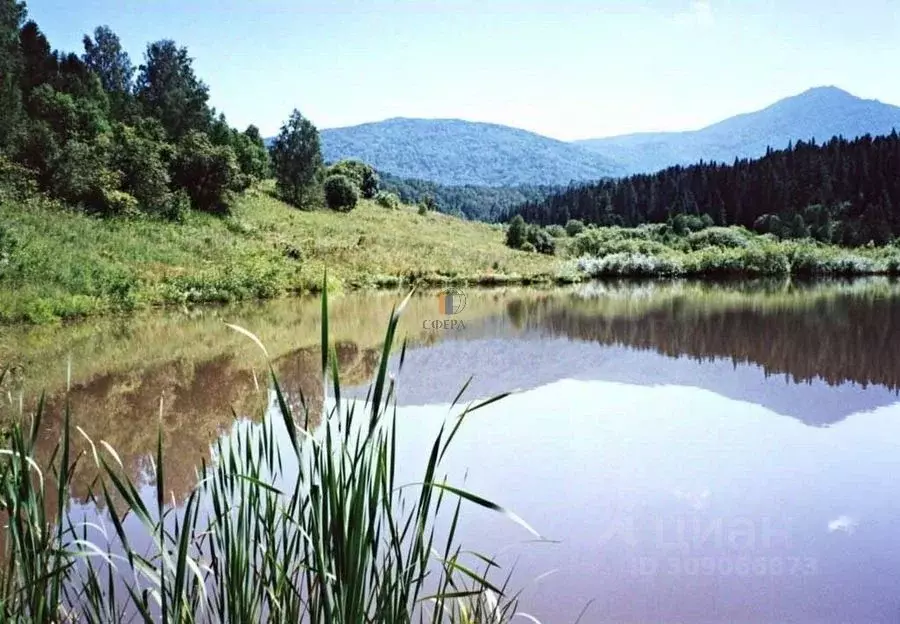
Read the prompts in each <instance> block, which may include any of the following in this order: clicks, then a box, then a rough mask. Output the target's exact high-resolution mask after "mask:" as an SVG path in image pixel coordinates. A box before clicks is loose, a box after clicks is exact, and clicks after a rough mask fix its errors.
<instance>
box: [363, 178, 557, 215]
mask: <svg viewBox="0 0 900 624" xmlns="http://www.w3.org/2000/svg"><path fill="white" fill-rule="evenodd" d="M379 175H380V177H381V187H382V188H383V189H384V190H385V191H389V192H392V193H396V194H397V196H399V197H400V199H401V200H403V201H404V202H406V203H408V204H419V203H422V202H426V201H428V200H429V198H431V199H433V200H434V203H435V205H436V208H437V209H438V210H440V211H441V212H445V213H447V214H453V215H456V216H462V217H465V218H467V219H475V220H478V221H496V220H497V219H498V218H500V217H501V216H502V214H503V213H504V212H505V211H507V210H509V209H510V208H512V207H514V206H518V205H519V204H522V203H525V202H533V201H540V200H542V199H544V198H545V197H547V196H548V195H550V194H551V193H555V192H558V191H561V190H563V188H564V187H561V186H534V185H524V184H523V185H520V186H475V185H472V184H465V185H459V186H451V185H444V184H438V183H436V182H430V181H428V180H416V179H411V178H401V177H398V176H395V175H392V174H390V173H386V172H381V173H380V174H379Z"/></svg>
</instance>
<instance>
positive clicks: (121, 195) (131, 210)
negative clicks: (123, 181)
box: [103, 190, 140, 216]
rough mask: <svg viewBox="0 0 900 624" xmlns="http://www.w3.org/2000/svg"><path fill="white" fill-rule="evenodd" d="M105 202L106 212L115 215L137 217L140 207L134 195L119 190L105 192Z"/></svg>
mask: <svg viewBox="0 0 900 624" xmlns="http://www.w3.org/2000/svg"><path fill="white" fill-rule="evenodd" d="M103 201H104V203H105V204H106V211H107V212H108V213H109V214H115V215H123V216H125V215H135V214H137V213H138V211H139V207H140V204H139V203H138V200H137V198H135V196H134V195H131V194H130V193H126V192H125V191H119V190H110V191H106V192H104V194H103Z"/></svg>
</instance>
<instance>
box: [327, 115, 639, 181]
mask: <svg viewBox="0 0 900 624" xmlns="http://www.w3.org/2000/svg"><path fill="white" fill-rule="evenodd" d="M321 134H322V154H323V155H324V157H325V160H327V161H336V160H341V159H342V158H357V159H359V160H362V161H364V162H366V163H369V164H370V165H372V166H373V167H375V168H376V169H378V170H379V171H386V172H388V173H392V174H394V175H396V176H399V177H401V178H416V179H420V180H429V181H432V182H438V183H440V184H446V185H465V184H472V185H481V186H516V185H521V184H529V185H541V184H568V183H569V182H570V181H572V180H596V179H598V178H602V177H606V176H612V175H618V174H620V173H622V170H621V168H620V167H619V166H618V165H617V164H615V163H613V162H611V161H610V160H609V159H608V158H606V157H605V156H603V155H601V154H597V153H595V152H592V151H590V150H588V149H585V148H582V147H580V146H577V145H572V144H571V143H566V142H564V141H557V140H556V139H551V138H548V137H545V136H541V135H539V134H534V133H533V132H527V131H525V130H520V129H518V128H510V127H507V126H500V125H496V124H486V123H475V122H470V121H462V120H459V119H388V120H386V121H381V122H377V123H367V124H362V125H359V126H353V127H349V128H333V129H328V130H323V131H322V133H321Z"/></svg>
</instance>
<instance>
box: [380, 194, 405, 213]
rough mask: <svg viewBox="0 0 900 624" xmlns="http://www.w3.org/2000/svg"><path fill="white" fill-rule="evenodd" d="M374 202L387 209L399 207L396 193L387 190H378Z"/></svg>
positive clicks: (397, 208)
mask: <svg viewBox="0 0 900 624" xmlns="http://www.w3.org/2000/svg"><path fill="white" fill-rule="evenodd" d="M375 203H376V204H378V205H379V206H381V207H382V208H387V209H388V210H399V209H400V198H399V197H397V195H396V194H394V193H390V192H387V191H378V193H377V194H376V195H375Z"/></svg>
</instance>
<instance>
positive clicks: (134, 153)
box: [0, 0, 269, 219]
mask: <svg viewBox="0 0 900 624" xmlns="http://www.w3.org/2000/svg"><path fill="white" fill-rule="evenodd" d="M26 19H27V11H26V7H25V4H24V3H22V2H16V1H15V0H0V199H3V198H7V199H24V198H27V197H30V196H32V195H33V194H34V192H35V191H40V192H42V193H44V194H45V195H48V196H50V197H53V198H56V199H59V200H61V201H63V202H64V203H66V204H68V205H71V206H75V207H80V208H81V209H83V210H86V211H88V212H91V213H96V214H103V215H112V214H130V213H141V214H150V215H153V216H158V217H164V218H176V219H177V218H179V216H180V215H182V214H183V213H184V211H185V210H188V209H190V208H194V209H198V210H204V211H210V212H223V211H225V210H227V209H228V206H229V201H230V199H231V197H232V194H233V193H234V192H237V191H240V190H242V189H244V188H246V187H247V186H248V185H249V184H250V183H251V182H252V181H253V180H254V179H257V178H262V177H264V176H267V175H268V169H269V164H268V154H267V152H266V149H265V147H264V145H263V141H262V137H261V136H260V133H259V131H258V129H257V128H256V127H254V126H250V127H248V128H246V129H245V130H242V131H241V130H237V129H235V128H232V127H230V126H229V124H228V122H227V120H226V118H225V116H224V115H223V114H221V113H218V114H217V112H216V111H215V109H213V108H211V107H210V106H209V104H208V100H209V89H208V87H207V86H206V84H204V82H203V81H202V80H200V79H199V78H198V77H197V76H196V75H195V73H194V70H193V66H192V63H193V61H192V59H191V57H190V56H189V54H188V51H187V49H186V48H184V47H180V46H178V45H177V44H176V43H175V42H174V41H171V40H161V41H156V42H152V43H150V44H148V45H147V47H146V51H145V53H144V59H143V63H142V64H140V65H139V66H135V65H134V64H133V63H132V61H131V59H130V58H129V56H128V54H127V53H126V52H125V50H124V48H123V47H122V44H121V42H120V40H119V38H118V36H117V35H116V34H115V33H114V32H112V31H111V30H110V29H109V28H108V27H106V26H100V27H98V28H97V29H96V30H95V31H94V33H93V34H92V35H85V36H84V49H83V52H82V54H80V55H79V54H76V53H72V52H63V51H59V50H54V49H53V48H51V45H50V42H49V41H48V40H47V38H46V36H45V35H44V34H43V33H42V32H41V29H40V28H39V27H38V25H37V24H36V23H35V22H33V21H26Z"/></svg>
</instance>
